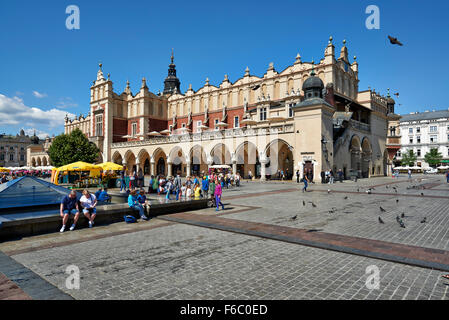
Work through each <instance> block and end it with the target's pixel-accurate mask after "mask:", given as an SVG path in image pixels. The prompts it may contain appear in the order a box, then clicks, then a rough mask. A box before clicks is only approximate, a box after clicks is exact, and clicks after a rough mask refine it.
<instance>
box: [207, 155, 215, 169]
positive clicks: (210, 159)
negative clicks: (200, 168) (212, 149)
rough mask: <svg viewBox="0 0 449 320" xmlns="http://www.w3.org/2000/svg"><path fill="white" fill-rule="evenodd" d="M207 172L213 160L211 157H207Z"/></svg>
mask: <svg viewBox="0 0 449 320" xmlns="http://www.w3.org/2000/svg"><path fill="white" fill-rule="evenodd" d="M206 161H207V171H209V169H210V166H211V165H212V164H213V163H214V159H213V158H212V157H211V156H208V157H207V160H206Z"/></svg>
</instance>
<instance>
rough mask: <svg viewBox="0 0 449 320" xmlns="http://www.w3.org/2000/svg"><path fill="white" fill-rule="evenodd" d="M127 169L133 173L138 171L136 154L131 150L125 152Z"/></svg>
mask: <svg viewBox="0 0 449 320" xmlns="http://www.w3.org/2000/svg"><path fill="white" fill-rule="evenodd" d="M125 162H126V170H127V171H128V173H129V174H130V175H131V174H133V173H134V172H135V171H136V169H137V168H136V156H135V155H134V153H133V152H132V151H130V150H128V151H127V152H126V153H125Z"/></svg>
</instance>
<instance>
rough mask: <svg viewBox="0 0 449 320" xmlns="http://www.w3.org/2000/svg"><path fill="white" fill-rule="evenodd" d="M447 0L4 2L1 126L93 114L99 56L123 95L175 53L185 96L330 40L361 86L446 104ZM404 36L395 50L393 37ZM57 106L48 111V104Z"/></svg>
mask: <svg viewBox="0 0 449 320" xmlns="http://www.w3.org/2000/svg"><path fill="white" fill-rule="evenodd" d="M72 4H73V5H77V6H78V7H79V8H80V18H81V19H80V30H68V29H67V28H66V26H65V21H66V18H67V17H68V14H66V13H65V11H66V7H67V6H68V5H72ZM372 4H373V5H377V6H378V7H379V8H380V30H368V29H367V28H366V27H365V20H366V18H367V17H368V14H366V13H365V9H366V7H367V6H368V5H372ZM448 30H449V3H448V1H442V0H441V1H431V2H423V1H410V0H408V1H405V0H396V1H384V0H382V1H380V0H379V1H377V0H371V1H364V0H345V1H328V0H321V1H319V2H316V1H303V0H279V1H261V0H259V1H249V0H240V1H220V2H218V1H177V0H172V1H135V0H128V1H126V2H124V1H119V0H109V1H103V0H102V1H100V0H99V1H80V0H71V1H52V0H46V1H31V0H29V1H1V2H0V39H1V44H2V50H0V133H3V132H6V133H14V134H15V133H17V132H18V131H19V130H20V129H21V128H23V129H25V130H27V132H32V130H33V129H37V130H38V133H40V134H41V135H46V134H50V135H51V134H59V133H61V132H62V131H63V119H62V118H63V117H64V115H65V114H66V113H69V114H76V115H79V114H80V113H83V114H86V113H87V112H88V111H89V98H90V91H89V87H90V86H91V84H92V81H93V80H95V78H96V72H97V70H98V62H99V61H101V62H102V63H103V70H104V73H105V75H106V74H107V73H110V74H111V79H112V81H113V82H114V89H115V90H116V92H122V91H123V90H124V88H125V85H126V80H128V79H129V81H130V82H131V89H132V91H133V92H136V91H137V90H138V89H139V88H140V84H141V79H142V77H146V79H147V85H148V87H149V88H150V90H151V91H153V92H157V91H158V90H162V89H163V81H164V78H165V77H166V75H167V68H168V64H169V62H170V53H171V48H175V64H176V65H177V71H178V77H179V78H180V80H181V89H182V90H183V92H184V91H185V90H186V89H187V88H188V85H189V83H191V84H192V86H193V89H194V90H197V89H198V88H199V87H201V86H202V85H203V84H204V82H205V79H206V77H208V78H209V79H210V82H211V84H214V85H218V84H219V83H220V82H221V81H222V80H223V77H224V75H225V74H228V75H229V79H230V80H231V81H235V80H236V79H238V78H240V77H241V76H242V75H243V74H244V70H245V68H246V66H248V67H249V68H250V71H251V74H255V75H258V76H262V75H263V74H264V73H265V71H266V69H267V68H268V64H269V63H270V62H274V66H275V68H276V70H278V71H281V70H283V69H284V68H285V67H287V66H288V65H291V64H292V63H293V62H294V60H295V56H296V54H297V53H298V52H299V53H300V54H301V57H302V60H303V61H311V60H312V59H314V60H315V61H319V59H321V58H322V57H323V54H324V48H325V47H326V45H327V41H328V38H329V36H330V35H332V36H333V38H334V45H335V47H336V52H337V54H339V51H340V49H341V46H342V40H343V39H346V40H347V47H348V49H349V55H350V57H351V58H352V57H353V56H354V55H356V56H357V60H358V62H359V78H360V85H359V89H360V90H365V89H367V88H368V86H370V87H371V88H375V89H376V91H380V92H381V93H382V94H386V90H387V88H391V90H392V91H393V92H399V93H400V96H399V99H396V100H397V104H401V105H400V106H399V105H397V112H398V113H408V112H413V111H424V110H432V109H447V108H448V107H449V103H448V102H447V100H446V99H445V97H446V94H447V92H449V82H448V81H447V75H448V74H449V60H448V59H447V57H446V56H447V53H448V52H449V41H448V40H449V39H448V38H449V37H448ZM389 34H390V35H393V36H396V37H398V38H399V40H400V41H402V42H403V43H404V46H403V47H399V46H392V45H390V44H389V42H388V40H387V35H389ZM49 110H51V112H50V111H49Z"/></svg>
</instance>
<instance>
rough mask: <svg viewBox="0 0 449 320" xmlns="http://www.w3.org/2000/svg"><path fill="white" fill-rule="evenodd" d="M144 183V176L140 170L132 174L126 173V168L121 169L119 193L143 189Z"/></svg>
mask: <svg viewBox="0 0 449 320" xmlns="http://www.w3.org/2000/svg"><path fill="white" fill-rule="evenodd" d="M128 179H129V183H128V185H127V184H126V180H128ZM144 183H145V176H144V174H143V172H142V169H139V170H138V171H137V172H136V171H135V170H134V171H133V173H132V174H129V173H128V170H127V169H126V167H123V170H121V171H120V192H121V191H126V190H130V189H136V188H143V187H144Z"/></svg>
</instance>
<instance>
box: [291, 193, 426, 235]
mask: <svg viewBox="0 0 449 320" xmlns="http://www.w3.org/2000/svg"><path fill="white" fill-rule="evenodd" d="M385 188H386V189H389V188H390V187H389V186H388V185H386V186H385ZM391 189H393V190H394V192H395V193H396V194H397V193H398V188H397V186H393V187H392V188H391ZM409 189H419V187H418V186H408V187H407V190H409ZM373 190H376V189H375V188H374V187H369V188H367V189H366V190H365V192H366V193H367V194H371V193H372V191H373ZM331 192H332V191H331V190H330V189H328V190H327V193H328V194H330V193H331ZM357 192H358V193H360V187H358V188H357ZM421 196H424V193H422V192H421ZM343 199H344V200H347V199H348V196H345V197H344V198H343ZM308 203H310V204H312V207H313V208H316V207H317V205H316V204H315V203H314V202H313V201H308ZM396 204H399V199H396ZM302 205H303V207H305V206H306V201H304V200H302ZM379 210H380V212H381V213H385V212H387V210H385V209H384V208H382V207H381V206H379ZM336 211H337V208H335V207H332V208H331V210H329V214H333V213H335V212H336ZM406 217H407V216H406V215H405V213H404V212H403V213H401V216H396V222H397V223H398V224H399V226H400V227H401V228H405V223H404V220H402V219H404V218H406ZM297 218H298V215H295V216H293V217H292V218H291V220H293V221H294V220H296V219H297ZM378 221H379V223H380V224H385V221H384V220H383V219H382V218H381V217H380V216H379V218H378ZM426 222H427V217H424V218H423V219H422V220H421V223H426Z"/></svg>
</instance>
